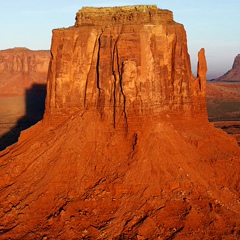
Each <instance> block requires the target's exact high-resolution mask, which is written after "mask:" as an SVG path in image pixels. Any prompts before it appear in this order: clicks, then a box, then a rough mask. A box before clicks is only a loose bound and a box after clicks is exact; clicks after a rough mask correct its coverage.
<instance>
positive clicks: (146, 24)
mask: <svg viewBox="0 0 240 240" xmlns="http://www.w3.org/2000/svg"><path fill="white" fill-rule="evenodd" d="M51 52H52V56H53V58H52V60H51V65H50V75H49V80H48V96H47V105H46V113H47V115H65V114H66V115H67V114H69V113H73V112H79V111H80V112H84V111H85V110H87V109H89V108H97V109H98V111H99V112H100V113H101V115H102V117H105V116H108V117H111V118H112V121H113V123H114V124H115V122H116V118H117V116H118V115H124V116H125V118H127V117H128V116H130V115H133V114H134V115H136V114H137V115H142V114H153V115H154V114H159V112H162V111H163V110H175V111H178V112H181V113H184V114H186V115H191V116H192V115H193V114H198V115H201V116H204V117H206V109H205V105H206V104H205V79H206V77H205V75H206V60H205V57H204V51H203V50H202V51H201V52H200V55H199V76H198V78H194V77H193V76H192V73H191V66H190V59H189V55H188V51H187V41H186V33H185V30H184V27H183V26H182V25H181V24H178V23H176V22H174V20H173V15H172V12H170V11H168V10H160V9H157V7H156V6H136V7H117V8H83V9H81V10H80V11H79V12H78V13H77V17H76V23H75V26H74V27H71V28H68V29H57V30H54V31H53V41H52V49H51Z"/></svg>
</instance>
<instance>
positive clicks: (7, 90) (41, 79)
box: [0, 48, 50, 96]
mask: <svg viewBox="0 0 240 240" xmlns="http://www.w3.org/2000/svg"><path fill="white" fill-rule="evenodd" d="M49 60H50V52H49V51H44V50H43V51H31V50H29V49H27V48H14V49H7V50H1V51H0V96H6V95H10V96H19V95H24V94H25V91H26V89H28V88H30V87H31V86H32V85H33V84H46V82H47V72H48V66H49Z"/></svg>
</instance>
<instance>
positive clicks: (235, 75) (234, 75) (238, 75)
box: [214, 54, 240, 82]
mask: <svg viewBox="0 0 240 240" xmlns="http://www.w3.org/2000/svg"><path fill="white" fill-rule="evenodd" d="M214 80H215V81H227V82H228V81H234V82H240V54H238V55H237V56H236V57H235V59H234V62H233V65H232V69H230V70H229V71H228V72H226V73H225V74H224V75H223V76H221V77H219V78H217V79H214Z"/></svg>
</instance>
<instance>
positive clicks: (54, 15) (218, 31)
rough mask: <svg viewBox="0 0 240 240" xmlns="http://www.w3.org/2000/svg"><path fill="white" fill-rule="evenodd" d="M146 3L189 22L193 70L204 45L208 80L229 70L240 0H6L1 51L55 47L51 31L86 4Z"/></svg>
mask: <svg viewBox="0 0 240 240" xmlns="http://www.w3.org/2000/svg"><path fill="white" fill-rule="evenodd" d="M142 4H148V5H149V4H150V5H157V6H158V8H162V9H169V10H171V11H173V14H174V19H175V21H176V22H179V23H182V24H183V25H184V27H185V29H186V32H187V37H188V49H189V53H190V56H191V61H192V68H193V71H195V69H196V64H197V53H198V51H199V50H200V49H201V48H202V47H203V48H205V51H206V57H207V62H208V70H209V71H208V78H212V76H213V75H215V76H220V75H222V74H223V73H225V72H226V71H227V70H229V69H230V68H231V67H232V64H233V60H234V58H235V56H236V55H237V54H240V0H201V1H200V0H199V1H197V0H161V1H152V0H139V1H137V0H132V1H128V0H121V1H120V0H112V1H106V0H104V1H96V0H94V1H93V0H89V1H86V0H83V1H80V0H6V1H5V0H1V5H0V33H1V38H0V39H1V40H0V49H8V48H13V47H27V48H29V49H32V50H39V49H50V45H51V37H52V29H55V28H61V27H69V26H72V25H74V22H75V15H76V12H77V11H78V10H79V9H81V8H82V7H83V6H100V7H103V6H122V5H142Z"/></svg>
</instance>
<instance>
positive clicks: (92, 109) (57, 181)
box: [0, 6, 240, 240]
mask: <svg viewBox="0 0 240 240" xmlns="http://www.w3.org/2000/svg"><path fill="white" fill-rule="evenodd" d="M51 56H52V57H51V62H50V67H49V75H48V83H47V98H46V110H45V115H44V119H43V121H41V122H39V123H37V124H36V125H35V126H33V127H32V128H30V129H28V130H26V131H24V132H22V134H21V136H20V138H19V141H18V143H16V144H15V145H13V146H10V147H8V148H7V149H6V150H4V151H2V152H0V218H1V223H0V239H139V240H140V239H214V238H226V239H227V238H228V239H234V238H237V237H238V236H239V230H240V229H239V219H240V216H239V173H240V170H239V167H238V166H239V160H240V150H239V147H238V146H237V143H236V140H234V139H233V138H231V137H229V136H228V135H227V134H226V133H224V132H223V131H221V130H219V129H215V128H214V127H213V125H212V124H209V122H208V121H207V114H206V102H205V101H206V98H205V80H206V71H207V66H206V60H205V57H204V50H203V49H202V50H200V52H199V64H198V75H197V78H195V77H193V75H192V73H191V71H190V69H191V68H190V60H189V55H188V52H187V40H186V33H185V30H184V28H183V26H182V25H181V24H178V23H176V22H174V21H173V18H172V13H171V12H170V11H166V10H160V9H158V8H157V7H156V6H132V7H116V8H83V9H82V10H80V11H79V12H78V13H77V17H76V23H75V26H73V27H70V28H68V29H57V30H54V31H53V38H52V46H51Z"/></svg>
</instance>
